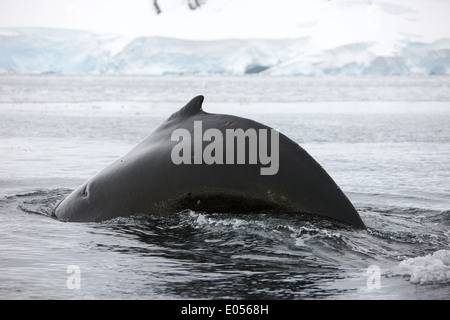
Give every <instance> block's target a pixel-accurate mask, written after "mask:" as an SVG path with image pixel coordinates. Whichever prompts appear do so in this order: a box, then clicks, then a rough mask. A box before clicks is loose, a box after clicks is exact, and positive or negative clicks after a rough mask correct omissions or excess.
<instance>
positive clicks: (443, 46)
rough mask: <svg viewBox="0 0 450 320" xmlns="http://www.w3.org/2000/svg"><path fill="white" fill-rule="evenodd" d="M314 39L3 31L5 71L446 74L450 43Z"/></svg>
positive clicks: (1, 69) (0, 69)
mask: <svg viewBox="0 0 450 320" xmlns="http://www.w3.org/2000/svg"><path fill="white" fill-rule="evenodd" d="M312 41H313V39H311V38H310V37H301V38H281V39H257V38H253V39H218V40H187V39H176V38H167V37H157V36H152V37H138V38H131V39H130V38H124V37H123V36H120V35H112V34H97V33H94V32H90V31H82V30H65V29H48V28H9V29H1V30H0V73H21V74H43V73H58V74H136V75H154V76H160V75H245V74H265V75H276V76H323V75H346V76H349V75H350V76H361V75H449V74H450V39H439V40H436V41H433V42H420V41H417V40H415V41H412V40H409V39H406V40H405V39H404V40H402V41H399V42H397V43H396V50H395V52H392V51H391V52H389V53H384V54H383V53H381V54H380V52H378V50H377V44H376V43H375V42H372V41H367V42H357V43H351V44H343V45H339V46H337V47H335V48H330V49H325V50H321V51H317V50H312V49H311V43H312Z"/></svg>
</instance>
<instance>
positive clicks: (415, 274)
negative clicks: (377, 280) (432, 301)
mask: <svg viewBox="0 0 450 320" xmlns="http://www.w3.org/2000/svg"><path fill="white" fill-rule="evenodd" d="M387 275H388V276H408V277H409V281H410V282H412V283H415V284H423V285H424V284H448V283H450V250H439V251H436V252H434V253H433V254H429V255H426V256H423V257H416V258H409V259H406V260H403V261H402V262H400V263H399V264H398V266H396V267H394V268H393V269H391V270H389V272H388V274H387Z"/></svg>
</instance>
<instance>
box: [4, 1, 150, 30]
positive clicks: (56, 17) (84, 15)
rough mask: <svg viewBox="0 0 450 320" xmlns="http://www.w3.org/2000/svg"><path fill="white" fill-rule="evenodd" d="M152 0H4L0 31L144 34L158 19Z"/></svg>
mask: <svg viewBox="0 0 450 320" xmlns="http://www.w3.org/2000/svg"><path fill="white" fill-rule="evenodd" d="M156 18H157V16H156V14H154V10H153V5H152V2H151V1H150V0H127V1H124V0H1V1H0V27H23V26H33V27H54V28H70V29H88V30H93V31H98V32H113V33H124V34H135V33H141V32H143V31H142V30H145V29H148V27H149V26H150V24H151V20H152V19H156Z"/></svg>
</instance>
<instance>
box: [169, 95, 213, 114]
mask: <svg viewBox="0 0 450 320" xmlns="http://www.w3.org/2000/svg"><path fill="white" fill-rule="evenodd" d="M203 100H204V97H203V96H201V95H200V96H196V97H195V98H194V99H192V100H191V101H189V103H188V104H187V105H185V106H184V107H183V108H181V109H180V110H178V111H177V112H175V113H174V114H172V115H171V116H170V118H169V120H170V119H173V118H175V117H190V116H193V115H195V114H197V113H199V112H200V111H202V103H203Z"/></svg>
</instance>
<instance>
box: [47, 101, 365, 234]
mask: <svg viewBox="0 0 450 320" xmlns="http://www.w3.org/2000/svg"><path fill="white" fill-rule="evenodd" d="M202 103H203V96H198V97H195V98H194V99H192V100H191V101H190V102H189V103H188V104H187V105H186V106H185V107H183V108H182V109H180V110H179V111H178V112H176V113H174V114H173V115H172V116H170V117H169V119H168V120H167V121H165V122H164V123H163V124H162V125H160V126H159V127H158V128H157V129H156V130H155V131H154V132H153V133H152V134H151V135H150V136H149V137H147V138H146V139H145V140H144V141H142V142H141V143H140V144H138V145H137V146H136V147H135V148H133V149H132V150H131V151H130V152H129V153H128V154H126V155H125V156H123V157H121V158H120V159H118V160H116V161H115V162H113V163H112V164H111V165H109V166H108V167H106V168H105V169H103V170H102V171H101V172H100V173H98V174H97V175H96V176H94V177H93V178H91V179H89V180H88V181H87V182H85V183H84V184H83V185H81V186H80V187H79V188H78V189H76V190H75V191H73V192H72V193H71V194H69V195H68V196H67V197H66V198H64V199H63V200H62V201H61V202H60V203H59V204H58V205H57V207H56V208H55V210H54V214H55V215H56V217H57V218H59V219H64V220H68V221H78V222H95V221H104V220H108V219H112V218H115V217H121V216H130V215H133V214H145V213H148V214H170V213H174V212H179V211H182V210H184V209H192V210H196V211H206V212H218V213H220V212H227V213H234V212H236V213H239V212H261V211H271V212H276V211H279V212H292V213H293V214H295V213H307V214H314V215H318V216H324V217H328V218H331V219H335V220H338V221H342V222H345V223H348V224H350V225H353V226H355V227H357V228H364V227H365V226H364V223H363V221H362V220H361V218H360V216H359V214H358V212H357V211H356V210H355V208H354V207H353V205H352V203H351V202H350V201H349V199H348V198H347V197H346V196H345V194H344V193H343V192H342V191H341V189H340V188H339V187H338V186H337V185H336V183H335V182H334V181H333V179H332V178H331V177H330V176H329V175H328V174H327V172H326V171H325V170H324V169H323V168H322V167H321V166H320V165H319V164H318V163H317V162H316V161H315V160H314V159H313V158H312V157H311V156H310V155H309V154H308V153H307V152H306V151H305V150H304V149H302V148H301V147H300V146H299V145H298V144H297V143H295V142H294V141H292V140H291V139H289V138H287V137H286V136H284V135H283V134H281V133H280V134H279V169H278V172H277V173H276V174H273V175H261V174H260V168H261V165H260V164H258V165H255V164H249V163H248V162H246V163H245V164H217V163H213V164H206V163H202V164H178V165H176V164H174V163H173V161H172V159H171V152H172V149H173V148H174V146H175V145H176V144H177V143H178V141H171V136H172V132H173V131H174V130H176V129H180V128H184V129H187V130H188V131H189V132H193V131H194V121H202V126H203V130H207V129H210V128H214V129H219V130H220V131H221V132H222V133H223V135H224V136H225V131H226V129H243V130H247V129H250V128H251V129H255V130H259V129H266V130H270V129H271V128H269V127H268V126H265V125H263V124H260V123H258V122H255V121H252V120H249V119H244V118H240V117H236V116H231V115H224V114H209V113H206V112H204V111H203V110H202ZM269 142H270V139H269ZM268 150H271V149H270V146H269V148H268ZM224 152H225V149H224ZM235 163H236V162H235Z"/></svg>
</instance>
